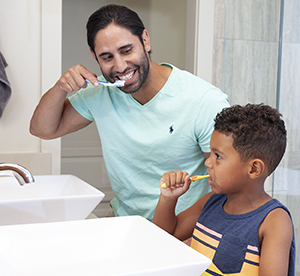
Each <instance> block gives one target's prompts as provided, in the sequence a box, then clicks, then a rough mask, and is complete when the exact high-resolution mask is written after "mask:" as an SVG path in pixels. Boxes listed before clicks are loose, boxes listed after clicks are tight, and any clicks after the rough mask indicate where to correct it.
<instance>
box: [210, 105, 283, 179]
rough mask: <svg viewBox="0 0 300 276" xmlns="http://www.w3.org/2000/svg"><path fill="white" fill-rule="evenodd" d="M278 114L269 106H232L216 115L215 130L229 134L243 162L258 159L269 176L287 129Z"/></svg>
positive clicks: (279, 156) (276, 163)
mask: <svg viewBox="0 0 300 276" xmlns="http://www.w3.org/2000/svg"><path fill="white" fill-rule="evenodd" d="M281 117H282V115H281V114H280V113H279V112H278V111H277V110H276V109H274V108H272V107H270V106H268V105H264V104H247V105H246V106H240V105H234V106H232V107H229V108H224V109H223V110H222V111H221V112H220V113H218V114H217V116H216V118H215V126H214V129H215V130H216V131H219V132H221V133H223V134H225V135H226V136H229V135H232V138H233V147H234V149H235V150H236V151H237V152H238V153H239V155H240V157H241V160H242V161H243V162H245V161H247V160H249V159H252V158H259V159H261V160H262V161H264V163H265V165H266V166H267V169H268V173H269V175H270V174H271V173H272V172H273V171H274V170H275V169H276V167H277V166H278V164H279V162H280V161H281V159H282V157H283V155H284V152H285V148H286V129H285V124H284V121H283V120H282V119H281Z"/></svg>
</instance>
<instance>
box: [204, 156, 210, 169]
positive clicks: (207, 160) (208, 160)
mask: <svg viewBox="0 0 300 276" xmlns="http://www.w3.org/2000/svg"><path fill="white" fill-rule="evenodd" d="M210 157H211V155H210V156H209V157H208V158H207V159H206V161H205V163H204V164H205V166H206V167H207V168H210V167H211V162H210Z"/></svg>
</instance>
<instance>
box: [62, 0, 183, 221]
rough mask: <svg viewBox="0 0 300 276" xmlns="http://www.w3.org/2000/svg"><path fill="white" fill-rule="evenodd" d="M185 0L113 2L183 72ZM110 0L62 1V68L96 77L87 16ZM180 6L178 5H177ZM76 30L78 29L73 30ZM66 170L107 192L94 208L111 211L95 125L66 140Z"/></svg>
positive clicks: (156, 54)
mask: <svg viewBox="0 0 300 276" xmlns="http://www.w3.org/2000/svg"><path fill="white" fill-rule="evenodd" d="M186 2H187V1H182V0H175V1H174V0H164V1H161V0H146V1H140V0H115V1H114V2H113V3H115V4H121V5H125V6H128V7H129V8H131V9H133V10H135V11H136V12H137V13H138V14H139V16H140V17H141V19H142V20H143V22H144V24H145V27H146V29H147V30H148V31H149V34H150V40H151V47H152V54H151V58H152V59H153V60H154V61H156V62H169V63H172V64H174V65H175V66H177V67H179V68H182V69H184V68H185V65H186V62H185V61H186V60H185V59H186V49H185V48H186V41H185V37H186V9H187V3H186ZM109 3H111V1H109V0H101V1H99V0H88V1H81V0H63V1H62V12H63V15H62V20H63V24H62V32H63V34H62V51H63V53H62V57H63V58H62V70H63V71H66V70H67V69H68V68H70V67H71V66H73V65H75V64H79V63H80V64H82V65H84V66H86V67H87V68H88V69H89V70H91V71H92V72H94V73H96V74H98V75H99V74H100V70H99V66H98V64H97V63H96V62H95V60H94V59H93V57H92V55H91V53H90V51H89V48H88V45H87V43H86V30H85V25H86V22H87V20H88V17H89V16H90V15H91V14H92V13H93V12H94V11H95V10H96V9H98V8H100V7H101V6H102V5H105V4H109ZM174 3H176V5H174ZM74 30H76V31H74ZM61 141H62V143H61V156H62V158H61V172H62V173H63V174H74V175H77V176H79V177H80V178H81V179H84V180H85V181H87V182H88V183H90V184H92V185H93V186H94V187H96V188H98V189H99V190H101V191H102V192H104V193H105V198H104V200H103V201H102V202H101V203H100V205H99V206H97V208H96V209H95V210H94V214H95V215H97V216H98V217H102V216H105V215H107V214H108V213H109V211H110V207H109V202H110V200H111V199H112V198H113V197H114V195H113V192H112V189H111V186H110V182H109V179H108V175H107V172H106V168H105V164H104V160H103V155H102V150H101V142H100V139H99V136H98V132H97V129H96V126H95V124H91V125H90V126H88V127H87V128H85V129H83V130H80V131H78V132H76V133H72V134H69V135H67V136H65V137H62V139H61Z"/></svg>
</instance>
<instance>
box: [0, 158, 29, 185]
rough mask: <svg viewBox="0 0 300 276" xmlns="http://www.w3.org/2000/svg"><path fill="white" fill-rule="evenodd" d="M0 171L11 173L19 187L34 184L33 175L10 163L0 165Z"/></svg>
mask: <svg viewBox="0 0 300 276" xmlns="http://www.w3.org/2000/svg"><path fill="white" fill-rule="evenodd" d="M0 171H12V174H13V176H14V177H15V178H16V179H17V180H18V182H19V184H20V185H21V186H23V185H25V184H26V183H32V182H34V178H33V175H32V174H31V172H30V171H28V170H27V169H26V168H24V167H23V166H20V165H18V164H11V163H0Z"/></svg>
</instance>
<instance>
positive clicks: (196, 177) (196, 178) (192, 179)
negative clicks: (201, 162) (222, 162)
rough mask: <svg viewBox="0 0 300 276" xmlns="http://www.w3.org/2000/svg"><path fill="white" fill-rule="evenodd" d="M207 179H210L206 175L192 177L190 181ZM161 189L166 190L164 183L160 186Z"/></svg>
mask: <svg viewBox="0 0 300 276" xmlns="http://www.w3.org/2000/svg"><path fill="white" fill-rule="evenodd" d="M208 177H210V175H208V174H206V175H194V176H191V177H190V179H191V181H196V180H199V179H204V178H208ZM161 187H162V188H167V186H166V183H163V184H161Z"/></svg>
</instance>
